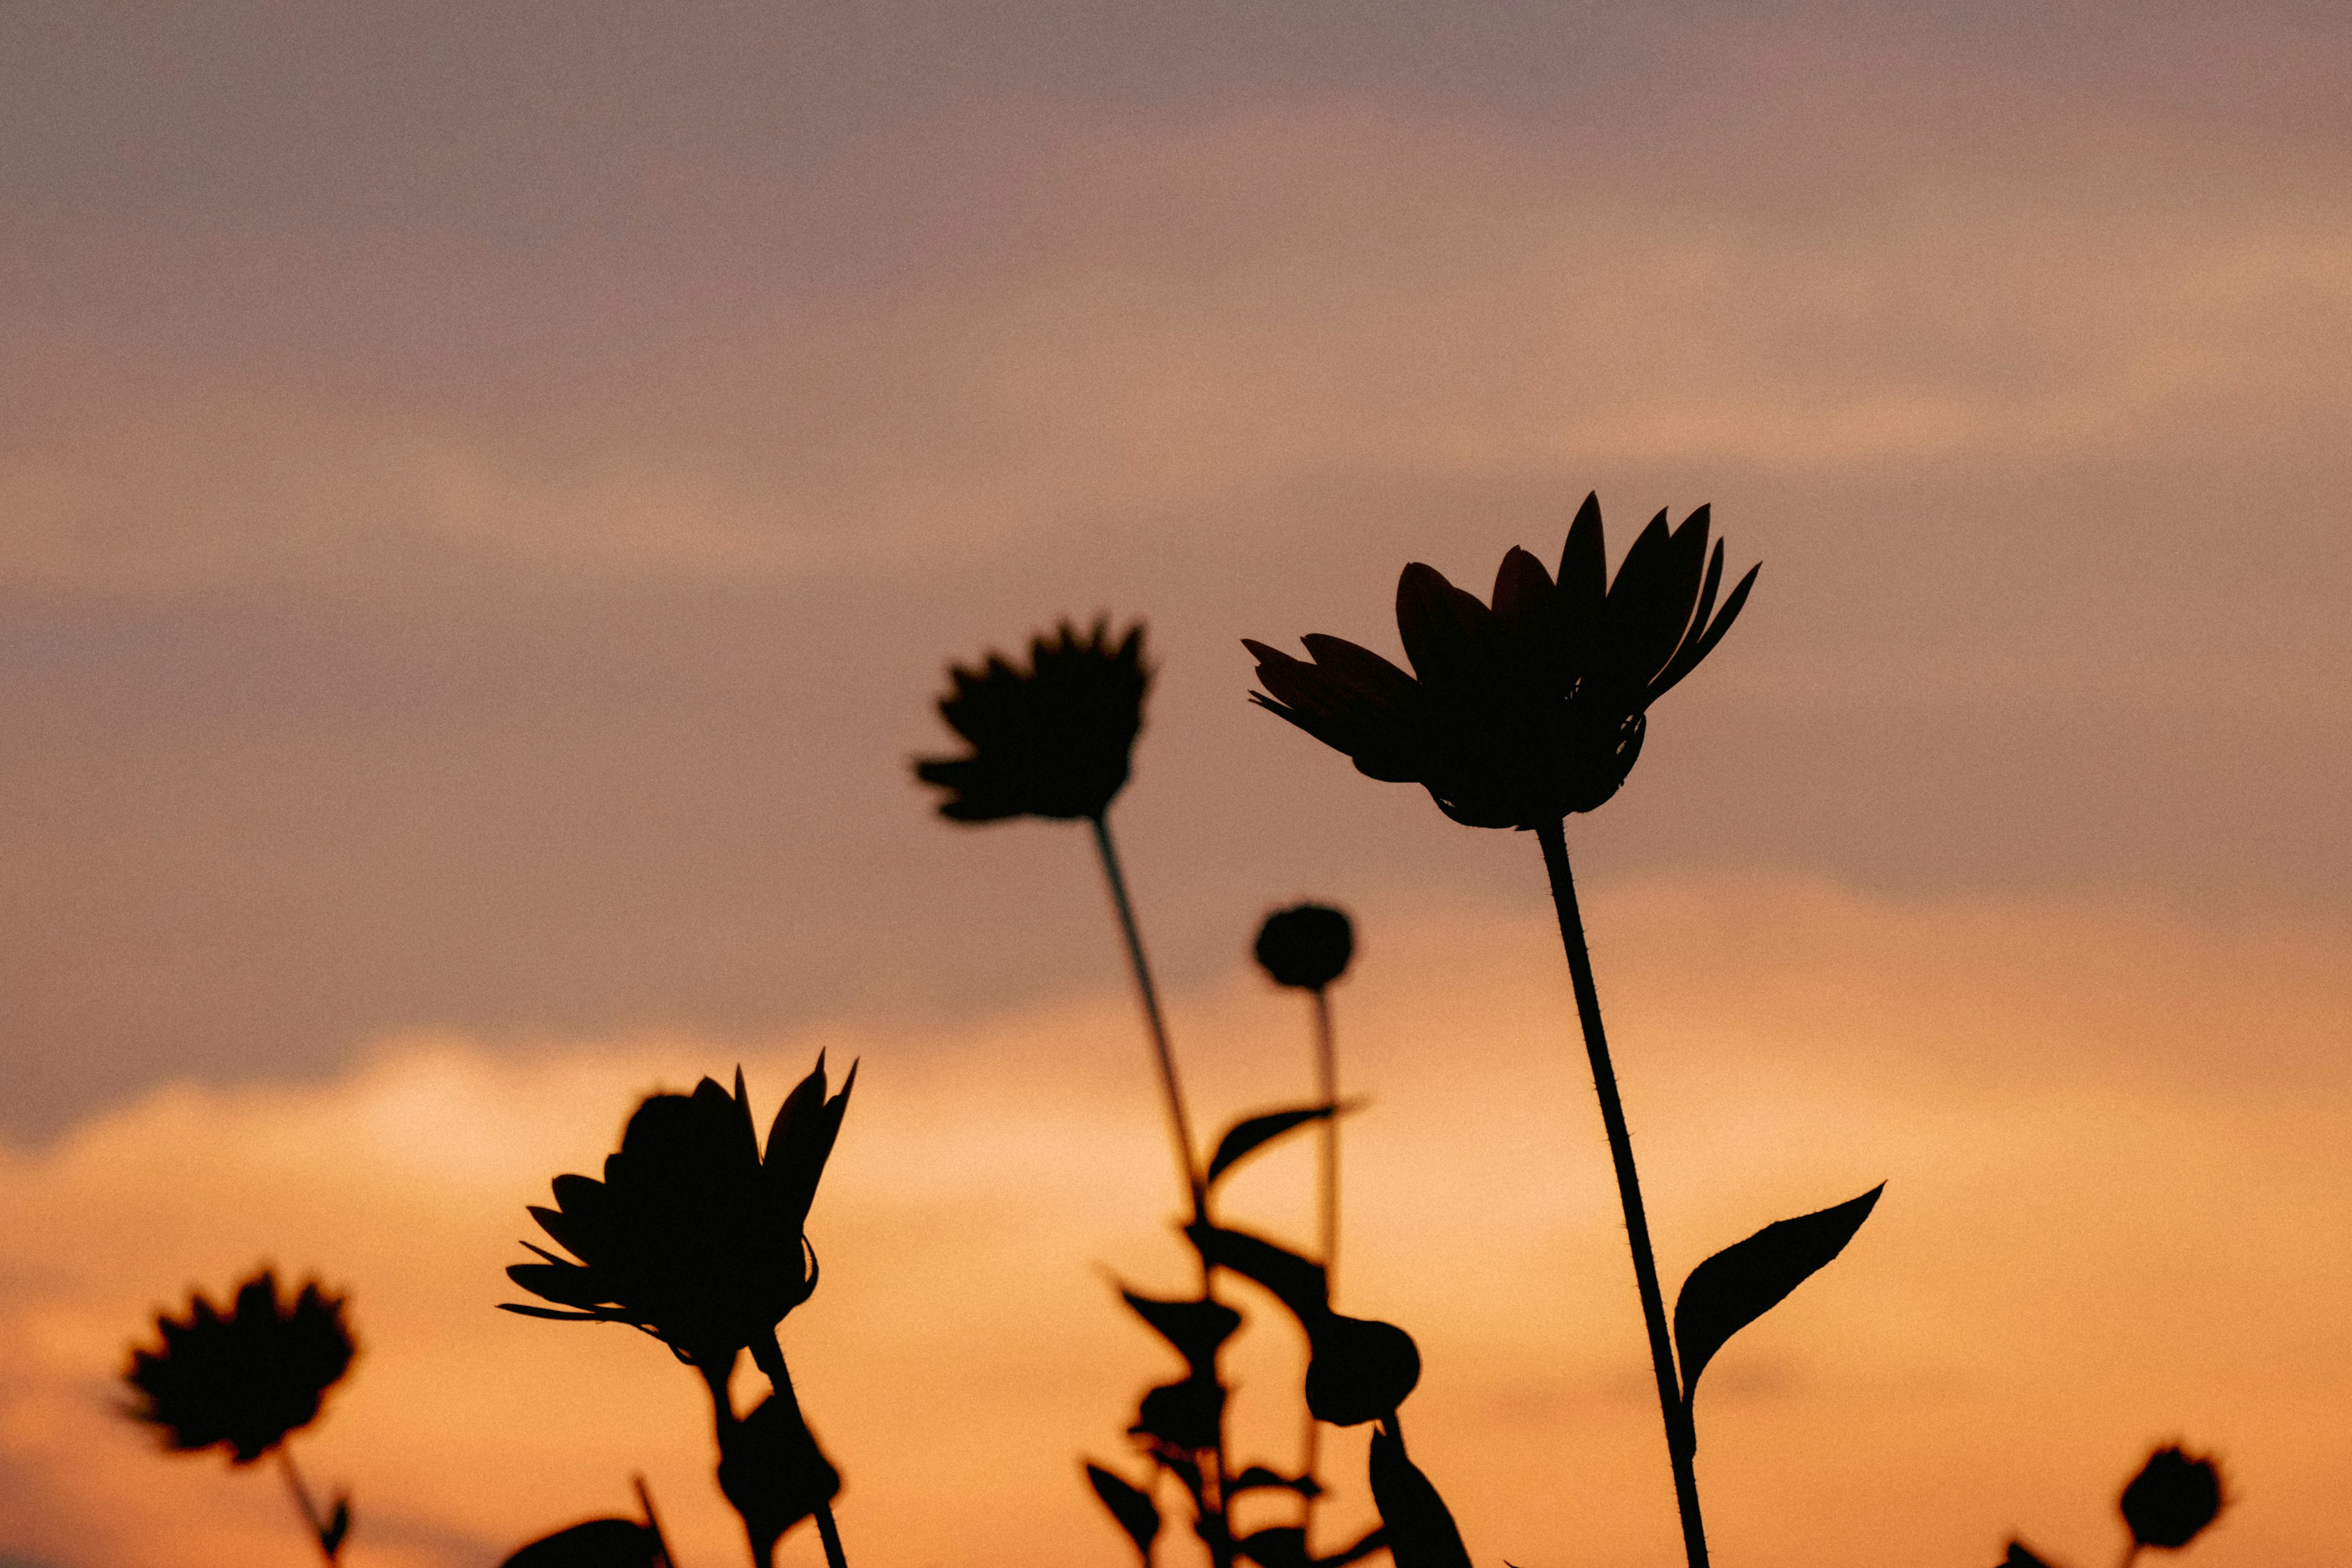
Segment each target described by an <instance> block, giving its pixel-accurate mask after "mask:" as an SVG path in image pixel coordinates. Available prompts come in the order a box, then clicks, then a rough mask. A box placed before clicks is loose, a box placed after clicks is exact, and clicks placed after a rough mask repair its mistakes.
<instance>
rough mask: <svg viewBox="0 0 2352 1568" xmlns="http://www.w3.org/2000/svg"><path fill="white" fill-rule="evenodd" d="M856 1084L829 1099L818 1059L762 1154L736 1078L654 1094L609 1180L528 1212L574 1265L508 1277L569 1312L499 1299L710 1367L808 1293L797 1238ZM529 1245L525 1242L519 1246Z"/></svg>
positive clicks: (576, 1180)
mask: <svg viewBox="0 0 2352 1568" xmlns="http://www.w3.org/2000/svg"><path fill="white" fill-rule="evenodd" d="M856 1081H857V1069H856V1067H854V1066H853V1067H852V1068H850V1069H849V1076H848V1078H847V1079H844V1080H843V1082H842V1086H841V1092H840V1093H839V1094H837V1095H835V1096H834V1097H833V1098H832V1099H831V1100H827V1099H826V1098H825V1094H824V1087H825V1086H824V1057H823V1055H821V1054H820V1055H819V1056H818V1058H817V1063H816V1069H815V1070H814V1072H812V1073H810V1074H809V1075H808V1077H807V1078H805V1079H802V1080H801V1083H800V1086H799V1087H798V1088H796V1089H793V1092H792V1093H791V1094H790V1095H788V1096H786V1097H785V1100H784V1104H783V1109H782V1110H779V1111H777V1112H776V1120H775V1123H774V1125H773V1126H772V1127H771V1128H770V1129H769V1131H768V1150H767V1156H766V1158H765V1159H764V1160H763V1159H762V1158H761V1153H760V1140H759V1134H758V1133H757V1132H756V1131H754V1130H753V1128H752V1125H751V1102H750V1100H748V1099H747V1098H746V1097H745V1095H744V1091H743V1074H742V1072H741V1071H740V1069H739V1070H738V1071H737V1072H736V1074H735V1092H734V1093H733V1094H731V1095H730V1094H729V1093H728V1092H727V1090H725V1089H721V1088H719V1085H718V1084H717V1083H716V1082H714V1081H713V1080H711V1079H707V1078H706V1079H703V1080H702V1081H701V1082H700V1083H699V1084H698V1085H696V1086H695V1090H694V1092H693V1093H692V1094H690V1095H689V1094H656V1095H652V1096H650V1097H648V1098H647V1099H646V1101H645V1103H644V1104H642V1105H640V1106H638V1107H637V1110H636V1114H635V1115H634V1116H631V1117H630V1118H629V1125H628V1129H627V1131H625V1132H623V1133H622V1135H621V1148H620V1152H618V1153H616V1154H614V1155H612V1156H610V1157H609V1158H607V1159H606V1160H605V1162H604V1180H603V1181H601V1182H599V1181H595V1180H593V1179H592V1178H590V1177H587V1176H572V1175H565V1176H558V1177H556V1178H555V1183H554V1186H555V1201H556V1205H557V1206H556V1207H555V1208H553V1209H544V1208H533V1209H532V1210H531V1211H530V1212H531V1215H532V1216H533V1217H534V1218H536V1219H537V1220H538V1221H539V1223H540V1226H541V1228H543V1229H544V1230H545V1231H546V1232H547V1234H548V1235H550V1236H551V1237H554V1238H555V1239H556V1241H557V1242H559V1243H560V1244H562V1247H564V1248H565V1249H566V1250H568V1251H569V1252H570V1253H571V1254H572V1257H573V1258H578V1259H579V1260H580V1261H579V1262H577V1263H573V1262H571V1261H569V1260H567V1259H565V1258H558V1257H556V1256H555V1255H554V1254H553V1253H551V1252H546V1251H543V1250H541V1248H539V1247H530V1243H529V1242H525V1243H524V1244H523V1245H524V1246H526V1247H530V1250H531V1251H533V1252H536V1253H538V1254H539V1256H540V1257H541V1258H542V1259H544V1261H542V1262H539V1263H518V1264H515V1265H514V1266H513V1267H511V1268H509V1269H508V1270H507V1275H508V1277H509V1279H513V1281H514V1282H515V1283H516V1284H518V1285H520V1286H521V1287H522V1288H523V1289H526V1290H529V1291H530V1292H531V1293H532V1294H533V1295H535V1296H540V1297H543V1298H545V1299H546V1300H550V1301H554V1302H557V1303H558V1304H560V1305H561V1306H562V1307H565V1308H569V1309H571V1310H567V1311H555V1310H549V1309H548V1308H545V1307H530V1306H520V1305H516V1304H513V1303H507V1304H506V1310H508V1311H510V1312H522V1313H526V1314H528V1315H530V1316H532V1317H538V1318H560V1319H566V1320H572V1321H593V1322H608V1323H627V1324H629V1325H631V1326H632V1327H635V1328H638V1329H642V1330H644V1331H646V1333H649V1334H651V1335H653V1336H654V1337H655V1338H656V1339H658V1340H660V1341H662V1342H664V1343H666V1344H667V1345H668V1346H669V1347H670V1348H671V1349H672V1350H673V1351H675V1352H677V1355H678V1356H679V1358H680V1359H681V1360H684V1361H688V1362H692V1363H695V1364H696V1365H697V1366H700V1367H703V1368H706V1369H719V1370H723V1369H725V1368H728V1367H731V1366H732V1365H734V1363H735V1355H736V1353H737V1352H740V1351H741V1350H742V1349H743V1348H744V1347H745V1346H747V1345H749V1344H751V1342H753V1341H755V1340H757V1339H760V1338H761V1337H763V1336H765V1335H767V1334H768V1333H770V1332H772V1331H773V1330H774V1328H775V1326H776V1324H777V1323H779V1322H781V1321H782V1320H783V1317H784V1314H785V1313H787V1312H789V1311H791V1310H793V1308H794V1307H797V1306H799V1305H800V1304H801V1303H802V1302H803V1301H805V1300H808V1298H809V1294H810V1292H811V1291H813V1290H814V1289H816V1260H815V1255H814V1253H813V1252H812V1251H811V1250H810V1248H809V1247H808V1243H807V1240H806V1238H805V1237H803V1234H802V1229H803V1226H804V1225H805V1224H806V1223H807V1220H808V1211H809V1204H810V1202H811V1201H812V1200H813V1199H814V1197H815V1195H816V1185H817V1180H818V1178H819V1177H821V1176H822V1175H823V1174H824V1163H825V1160H826V1159H827V1157H829V1156H830V1155H831V1154H832V1152H833V1144H834V1140H835V1137H836V1136H838V1135H839V1133H840V1131H841V1117H842V1112H843V1111H844V1110H846V1109H847V1107H848V1101H849V1091H850V1089H851V1087H852V1086H853V1085H855V1084H856Z"/></svg>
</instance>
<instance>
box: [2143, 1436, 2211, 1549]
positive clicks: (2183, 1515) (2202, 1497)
mask: <svg viewBox="0 0 2352 1568" xmlns="http://www.w3.org/2000/svg"><path fill="white" fill-rule="evenodd" d="M2122 1507H2123V1510H2124V1522H2125V1523H2126V1524H2127V1525H2129V1526H2130V1527H2131V1532H2132V1539H2133V1540H2134V1541H2135V1542H2138V1543H2139V1544H2140V1545H2142V1546H2166V1547H2179V1546H2186V1545H2188V1544H2189V1542H2190V1541H2192V1540H2194V1539H2195V1538H2196V1536H2197V1533H2198V1531H2201V1530H2203V1529H2204V1528H2205V1527H2206V1526H2207V1525H2209V1524H2210V1523H2212V1522H2213V1518H2214V1516H2215V1515H2216V1514H2218V1513H2220V1512H2221V1468H2220V1467H2219V1466H2217V1465H2215V1464H2214V1463H2213V1461H2212V1460H2211V1459H2209V1458H2194V1457H2192V1456H2190V1455H2188V1454H2184V1453H2182V1452H2181V1451H2180V1450H2179V1448H2178V1447H2166V1448H2158V1450H2157V1451H2156V1452H2155V1453H2153V1454H2150V1455H2149V1456H2148V1457H2147V1464H2146V1465H2144V1466H2142V1467H2141V1468H2140V1472H2139V1474H2138V1475H2137V1476H2134V1477H2133V1478H2132V1479H2131V1484H2130V1485H2128V1486H2126V1488H2124V1495H2123V1499H2122Z"/></svg>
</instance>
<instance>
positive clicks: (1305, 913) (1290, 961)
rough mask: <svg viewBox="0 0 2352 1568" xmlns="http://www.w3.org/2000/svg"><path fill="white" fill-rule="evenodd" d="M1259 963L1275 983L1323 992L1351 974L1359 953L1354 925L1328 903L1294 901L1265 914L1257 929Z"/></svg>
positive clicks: (1302, 989)
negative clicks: (1327, 986) (1349, 964)
mask: <svg viewBox="0 0 2352 1568" xmlns="http://www.w3.org/2000/svg"><path fill="white" fill-rule="evenodd" d="M1256 952H1257V962H1258V966H1259V967H1260V968H1262V969H1264V970H1265V972H1266V973H1268V974H1269V975H1271V976H1273V977H1274V983H1275V984H1276V985H1291V986H1296V987H1297V989H1299V990H1301V991H1320V990H1322V989H1323V987H1325V986H1326V985H1328V984H1331V982H1333V981H1334V980H1337V979H1339V976H1341V975H1342V974H1345V973H1348V961H1349V959H1351V958H1353V957H1355V955H1356V932H1355V928H1354V927H1352V926H1350V925H1349V923H1348V917H1347V915H1346V914H1345V913H1343V912H1342V911H1340V910H1335V909H1332V908H1330V907H1329V906H1328V905H1326V904H1293V905H1292V906H1291V907H1290V908H1288V909H1286V910H1275V911H1274V913H1272V914H1270V915H1268V916H1266V917H1265V924H1264V925H1262V926H1260V927H1258V931H1257V949H1256Z"/></svg>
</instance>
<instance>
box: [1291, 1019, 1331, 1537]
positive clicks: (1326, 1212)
mask: <svg viewBox="0 0 2352 1568" xmlns="http://www.w3.org/2000/svg"><path fill="white" fill-rule="evenodd" d="M1315 1091H1316V1098H1317V1099H1318V1100H1320V1101H1321V1102H1322V1103H1323V1104H1325V1105H1333V1106H1336V1105H1337V1104H1339V1053H1338V1051H1337V1050H1336V1049H1335V1048H1334V1047H1333V1044H1332V1039H1331V992H1330V988H1329V987H1328V986H1323V985H1318V986H1317V987H1316V988H1315ZM1321 1152H1322V1163H1321V1165H1320V1166H1319V1168H1318V1171H1317V1173H1316V1183H1317V1188H1318V1191H1317V1193H1316V1198H1317V1204H1316V1207H1317V1210H1318V1215H1317V1217H1318V1220H1319V1221H1320V1225H1319V1227H1318V1228H1319V1231H1320V1239H1321V1242H1322V1247H1323V1278H1324V1281H1325V1283H1326V1284H1327V1285H1328V1286H1329V1287H1330V1289H1331V1291H1332V1293H1333V1295H1334V1296H1335V1297H1336V1295H1337V1292H1338V1289H1339V1116H1338V1114H1337V1113H1336V1112H1335V1113H1334V1114H1332V1115H1329V1116H1327V1117H1325V1118H1324V1119H1323V1127H1322V1149H1321ZM1300 1447H1301V1448H1302V1450H1303V1457H1302V1458H1301V1459H1300V1460H1299V1467H1298V1473H1299V1474H1300V1475H1301V1476H1312V1475H1314V1474H1315V1470H1316V1467H1317V1466H1318V1464H1319V1463H1321V1460H1322V1449H1323V1424H1322V1423H1321V1422H1319V1421H1318V1420H1316V1419H1315V1413H1314V1412H1313V1411H1311V1410H1310V1411H1308V1412H1307V1433H1306V1440H1305V1442H1304V1443H1302V1444H1301V1445H1300ZM1315 1502H1316V1499H1315V1496H1314V1495H1313V1494H1312V1493H1309V1494H1307V1495H1304V1496H1301V1497H1300V1498H1299V1500H1298V1527H1299V1529H1301V1530H1302V1531H1306V1534H1307V1542H1306V1544H1307V1555H1308V1556H1309V1557H1312V1556H1313V1555H1314V1552H1315Z"/></svg>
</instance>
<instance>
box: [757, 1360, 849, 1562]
mask: <svg viewBox="0 0 2352 1568" xmlns="http://www.w3.org/2000/svg"><path fill="white" fill-rule="evenodd" d="M751 1359H752V1360H753V1361H755V1362H757V1363H760V1370H761V1372H763V1373H767V1374H768V1385H769V1386H770V1387H771V1388H773V1389H774V1390H775V1391H776V1397H777V1398H779V1399H781V1400H782V1401H783V1402H784V1405H785V1407H786V1408H787V1409H789V1410H790V1411H791V1412H792V1413H793V1421H794V1423H795V1424H797V1425H799V1426H803V1427H805V1426H807V1425H808V1423H807V1421H806V1420H805V1419H803V1416H802V1415H801V1401H800V1395H798V1394H794V1393H793V1374H792V1369H791V1368H789V1367H787V1366H786V1365H785V1364H784V1347H783V1345H782V1343H781V1342H779V1341H778V1340H777V1339H776V1336H775V1332H774V1331H773V1330H771V1331H769V1332H768V1334H767V1336H766V1337H765V1338H764V1339H756V1340H753V1341H752V1342H751ZM816 1532H817V1534H818V1535H819V1536H820V1537H822V1538H823V1540H824V1561H825V1563H826V1568H849V1559H848V1558H847V1557H846V1556H845V1555H843V1553H842V1550H841V1527H840V1526H839V1525H837V1524H835V1523H834V1521H833V1500H831V1499H830V1498H828V1499H826V1500H824V1501H823V1502H820V1503H818V1504H817V1505H816Z"/></svg>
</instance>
